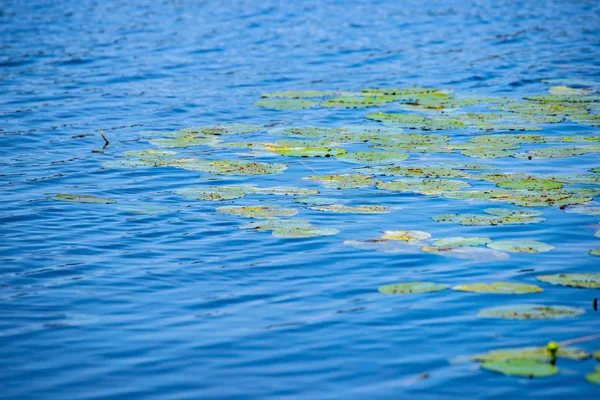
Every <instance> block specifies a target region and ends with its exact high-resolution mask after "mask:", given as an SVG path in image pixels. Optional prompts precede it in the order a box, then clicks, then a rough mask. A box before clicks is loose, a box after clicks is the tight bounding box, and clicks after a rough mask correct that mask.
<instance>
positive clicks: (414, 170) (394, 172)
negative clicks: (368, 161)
mask: <svg viewBox="0 0 600 400" xmlns="http://www.w3.org/2000/svg"><path fill="white" fill-rule="evenodd" d="M355 170H356V171H357V172H360V173H366V174H374V175H383V176H406V177H412V178H428V179H432V178H468V177H469V176H470V175H469V174H468V173H466V172H464V171H460V170H458V169H453V168H444V167H421V166H414V167H405V166H373V167H363V168H356V169H355Z"/></svg>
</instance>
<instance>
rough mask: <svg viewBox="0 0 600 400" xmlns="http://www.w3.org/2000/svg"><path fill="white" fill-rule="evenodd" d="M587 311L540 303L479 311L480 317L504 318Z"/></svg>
mask: <svg viewBox="0 0 600 400" xmlns="http://www.w3.org/2000/svg"><path fill="white" fill-rule="evenodd" d="M583 313H585V310H584V309H582V308H574V307H567V306H545V305H538V304H518V305H510V306H502V307H495V308H486V309H485V310H481V311H480V312H479V314H478V315H479V316H480V317H485V318H502V319H555V318H572V317H576V316H578V315H581V314H583Z"/></svg>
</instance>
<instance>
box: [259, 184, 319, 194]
mask: <svg viewBox="0 0 600 400" xmlns="http://www.w3.org/2000/svg"><path fill="white" fill-rule="evenodd" d="M249 190H250V191H251V193H255V194H274V195H280V196H282V195H283V196H299V195H300V196H307V195H310V194H319V191H318V190H316V189H306V188H299V187H293V186H273V187H264V188H261V187H252V188H251V189H249Z"/></svg>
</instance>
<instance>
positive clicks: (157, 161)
mask: <svg viewBox="0 0 600 400" xmlns="http://www.w3.org/2000/svg"><path fill="white" fill-rule="evenodd" d="M169 164H170V160H169V159H166V158H162V157H148V158H129V157H128V158H120V159H118V160H110V161H105V162H103V163H102V167H104V168H111V169H130V168H132V169H134V168H151V167H162V166H168V165H169Z"/></svg>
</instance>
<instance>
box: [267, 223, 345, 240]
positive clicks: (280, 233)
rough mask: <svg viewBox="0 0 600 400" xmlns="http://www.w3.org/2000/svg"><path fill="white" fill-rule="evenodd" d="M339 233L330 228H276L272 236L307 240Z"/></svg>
mask: <svg viewBox="0 0 600 400" xmlns="http://www.w3.org/2000/svg"><path fill="white" fill-rule="evenodd" d="M338 233H340V231H339V230H337V229H332V228H316V227H314V226H310V227H296V228H277V229H274V230H273V236H275V237H278V238H286V239H292V238H309V237H318V236H331V235H337V234H338Z"/></svg>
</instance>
